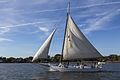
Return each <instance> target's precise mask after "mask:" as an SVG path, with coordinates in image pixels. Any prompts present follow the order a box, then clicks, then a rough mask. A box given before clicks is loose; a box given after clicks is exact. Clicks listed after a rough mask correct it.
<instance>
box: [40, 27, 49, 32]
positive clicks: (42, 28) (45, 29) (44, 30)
mask: <svg viewBox="0 0 120 80" xmlns="http://www.w3.org/2000/svg"><path fill="white" fill-rule="evenodd" d="M39 29H40V30H41V31H43V32H48V31H49V30H48V28H46V27H39Z"/></svg>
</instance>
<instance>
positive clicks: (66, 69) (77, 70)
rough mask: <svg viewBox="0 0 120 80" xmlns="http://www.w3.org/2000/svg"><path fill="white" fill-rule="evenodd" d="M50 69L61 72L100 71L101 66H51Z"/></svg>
mask: <svg viewBox="0 0 120 80" xmlns="http://www.w3.org/2000/svg"><path fill="white" fill-rule="evenodd" d="M49 71H59V72H100V71H101V68H89V67H86V68H82V69H81V68H79V67H78V68H76V67H68V68H65V67H59V66H53V65H51V66H50V70H49Z"/></svg>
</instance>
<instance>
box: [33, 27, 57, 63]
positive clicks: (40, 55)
mask: <svg viewBox="0 0 120 80" xmlns="http://www.w3.org/2000/svg"><path fill="white" fill-rule="evenodd" d="M55 31H56V29H54V30H53V32H52V33H51V34H50V35H49V37H48V38H47V40H46V41H45V42H44V43H43V45H42V46H41V47H40V49H39V50H38V51H37V53H36V54H35V56H34V57H33V60H32V62H34V61H35V60H38V59H48V52H49V48H50V44H51V41H52V38H53V35H54V33H55Z"/></svg>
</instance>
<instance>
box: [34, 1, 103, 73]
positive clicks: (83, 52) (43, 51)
mask: <svg viewBox="0 0 120 80" xmlns="http://www.w3.org/2000/svg"><path fill="white" fill-rule="evenodd" d="M55 31H56V29H54V30H53V32H52V33H51V34H50V36H49V37H48V38H47V40H46V41H45V42H44V43H43V45H42V46H41V47H40V49H39V50H38V51H37V53H36V54H35V56H34V57H33V60H32V61H35V60H38V59H47V58H48V53H49V48H50V44H51V41H52V38H53V36H54V34H55ZM100 57H103V56H102V55H101V54H100V53H99V52H98V51H97V49H96V48H95V47H94V46H93V45H92V44H91V43H90V42H89V40H88V39H87V38H86V37H85V35H84V34H83V33H82V32H81V30H80V29H79V28H78V26H77V24H76V23H75V21H74V20H73V18H72V17H71V15H70V3H69V5H68V10H67V19H66V26H65V32H64V40H63V47H62V57H61V60H60V63H59V65H52V64H49V68H50V71H60V72H71V71H72V72H98V71H101V70H102V65H103V64H105V63H104V62H97V61H96V62H95V63H92V64H85V63H83V62H82V61H81V60H84V59H94V58H100ZM71 60H76V61H77V62H76V64H77V65H70V63H71V62H70V61H71ZM64 61H66V62H64ZM45 65H47V64H45Z"/></svg>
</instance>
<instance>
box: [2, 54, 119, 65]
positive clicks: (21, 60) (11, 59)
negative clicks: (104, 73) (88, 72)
mask: <svg viewBox="0 0 120 80" xmlns="http://www.w3.org/2000/svg"><path fill="white" fill-rule="evenodd" d="M60 58H61V55H60V54H56V55H55V56H53V57H50V56H49V57H48V59H47V60H38V61H36V62H59V61H60ZM32 59H33V57H32V56H29V57H26V58H22V57H20V58H14V57H9V58H6V57H0V63H32ZM87 60H88V61H89V60H90V61H91V60H93V59H87ZM95 60H97V61H105V62H106V61H111V62H115V61H116V62H120V55H115V54H111V55H109V56H104V57H101V58H97V59H95Z"/></svg>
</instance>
